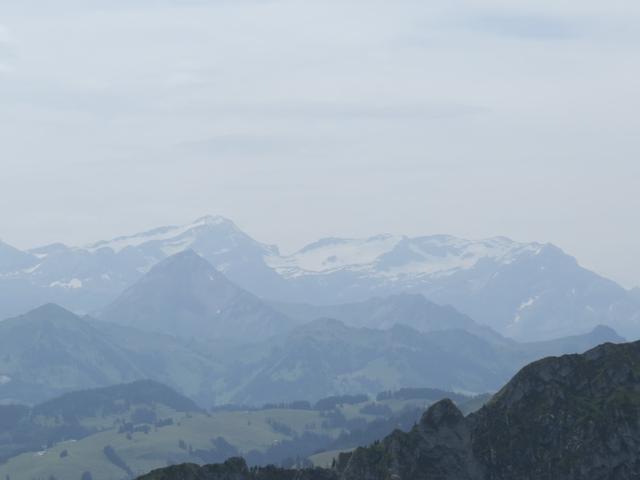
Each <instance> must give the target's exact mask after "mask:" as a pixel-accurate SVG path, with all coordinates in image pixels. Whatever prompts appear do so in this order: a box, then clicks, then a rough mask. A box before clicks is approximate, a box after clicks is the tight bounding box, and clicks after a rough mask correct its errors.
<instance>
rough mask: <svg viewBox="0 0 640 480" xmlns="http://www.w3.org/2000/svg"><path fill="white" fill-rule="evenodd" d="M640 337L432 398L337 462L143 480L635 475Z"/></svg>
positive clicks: (172, 471) (187, 472)
mask: <svg viewBox="0 0 640 480" xmlns="http://www.w3.org/2000/svg"><path fill="white" fill-rule="evenodd" d="M639 372H640V342H636V343H630V344H623V345H612V344H605V345H602V346H599V347H597V348H595V349H593V350H590V351H589V352H587V353H585V354H584V355H566V356H562V357H554V358H547V359H544V360H541V361H538V362H535V363H533V364H531V365H528V366H527V367H525V368H524V369H523V370H522V371H520V372H519V373H518V374H517V375H516V376H515V377H514V378H513V379H512V380H511V381H510V382H509V383H508V384H507V385H506V386H505V387H504V388H502V389H501V390H500V392H499V393H497V394H496V395H495V396H494V397H493V398H492V400H491V401H490V402H489V403H488V404H486V405H485V406H484V407H482V408H481V409H480V410H479V411H477V412H475V413H472V414H470V415H468V416H466V417H465V416H464V415H463V413H462V412H461V411H460V410H459V409H458V408H457V407H456V405H454V403H453V402H452V401H451V400H447V399H445V400H442V401H440V402H438V403H436V404H434V405H432V406H431V407H430V408H429V409H428V410H427V412H426V413H425V414H424V415H423V417H422V419H421V420H420V421H419V422H418V424H416V425H415V427H414V428H412V429H411V430H410V431H409V432H402V431H400V430H396V431H394V432H393V433H392V434H391V435H389V436H387V437H386V438H384V439H383V440H381V441H378V442H375V443H374V444H373V445H371V446H369V447H365V448H358V449H356V450H355V451H353V452H348V453H343V454H341V455H340V456H339V460H338V462H337V464H336V465H335V467H334V468H332V469H325V470H322V469H304V470H285V469H277V468H274V467H265V468H262V469H252V470H250V469H249V468H247V465H246V464H245V462H244V461H243V460H242V459H240V458H234V459H231V460H228V461H227V462H225V463H224V464H217V465H207V466H204V467H198V466H196V465H192V464H191V465H189V464H185V465H175V466H171V467H167V468H163V469H159V470H156V471H153V472H151V473H150V474H148V475H145V476H144V477H141V480H178V479H180V480H224V479H230V478H233V479H236V480H260V479H267V478H268V479H272V480H391V479H394V480H430V479H435V478H437V479H441V480H512V479H529V480H547V479H554V480H575V479H589V480H609V479H619V480H632V479H637V478H638V477H639V476H640V454H639V453H638V449H637V445H638V442H640V415H639V412H640V401H639V399H638V385H639V384H640V374H639Z"/></svg>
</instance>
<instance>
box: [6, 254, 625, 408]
mask: <svg viewBox="0 0 640 480" xmlns="http://www.w3.org/2000/svg"><path fill="white" fill-rule="evenodd" d="M289 307H291V308H288V306H287V305H283V304H279V306H275V307H274V306H272V305H270V304H267V303H266V302H264V301H262V300H260V299H259V298H257V297H255V296H253V295H252V294H250V293H248V292H246V291H244V290H242V289H240V288H239V287H237V286H235V285H234V284H233V283H232V282H230V281H229V280H227V279H226V278H225V277H224V275H223V274H222V273H220V272H218V271H216V270H215V269H213V267H211V265H209V264H208V263H207V262H206V260H204V259H203V258H201V257H200V256H198V255H197V254H195V253H194V252H192V251H185V252H182V253H178V254H175V255H173V256H172V257H170V258H168V259H166V260H163V261H161V262H160V263H159V264H158V265H156V266H155V267H153V268H152V269H151V271H149V272H148V273H147V274H146V275H144V276H143V277H142V278H141V279H140V280H138V282H136V283H135V284H134V285H133V286H132V287H130V288H129V289H128V290H127V291H126V292H125V293H124V294H123V295H122V296H121V297H120V298H119V299H117V300H116V301H115V302H114V303H113V304H112V305H110V306H108V307H107V308H105V309H104V310H103V311H102V314H101V315H100V317H99V318H100V321H96V320H93V319H92V318H90V317H86V318H80V317H78V316H76V315H74V314H73V313H71V312H69V311H67V310H65V309H63V308H61V307H58V306H56V305H54V304H49V305H46V306H43V307H39V308H37V309H35V310H33V311H31V312H29V313H27V314H25V315H22V316H19V317H17V318H13V319H9V320H5V321H2V322H0V352H2V353H0V403H9V402H21V403H36V402H39V401H43V400H46V399H48V398H51V397H52V396H55V395H58V394H61V393H64V392H66V391H71V390H78V389H83V388H93V387H101V386H108V385H112V384H115V383H123V382H128V381H133V380H138V379H146V378H149V379H153V380H157V381H160V382H163V383H166V384H167V385H170V386H171V387H173V388H176V389H177V390H178V391H180V392H181V393H183V394H186V395H189V396H190V397H191V398H194V399H196V400H197V401H198V402H200V403H201V404H203V405H212V404H220V403H236V404H253V405H255V404H262V403H266V402H286V401H291V400H293V399H302V400H312V401H313V400H316V399H318V398H320V397H323V396H326V395H328V394H344V393H369V394H373V393H376V392H379V391H383V390H390V389H398V388H402V387H434V388H440V389H445V390H451V391H462V392H472V393H480V392H484V391H492V390H495V389H496V388H498V387H499V386H500V385H501V384H502V383H503V382H504V381H506V379H508V378H509V376H510V375H512V374H513V373H514V372H515V371H516V369H517V368H519V367H520V366H522V365H524V364H525V363H527V362H529V361H531V360H533V359H536V358H540V357H541V356H543V355H548V354H559V353H568V352H578V351H582V350H584V349H586V348H590V347H592V346H594V345H597V344H598V343H602V342H604V341H622V340H623V339H622V338H620V337H619V336H618V335H617V334H616V333H615V332H614V331H613V330H611V329H609V328H607V327H599V328H597V329H595V330H594V331H593V332H592V333H590V334H587V335H580V336H574V337H565V338H561V339H556V340H553V341H543V342H537V343H519V342H516V341H514V340H512V339H507V338H505V337H502V336H501V335H499V334H498V333H496V332H493V331H492V330H491V329H489V328H488V327H481V326H479V325H477V324H476V323H475V322H473V320H471V319H470V318H468V317H466V316H465V315H462V314H460V313H458V312H456V311H455V310H454V309H452V308H451V307H440V306H438V305H435V304H432V303H431V302H428V301H427V300H425V299H424V298H423V297H420V296H416V295H397V296H392V297H388V298H376V299H374V300H370V301H367V302H363V303H361V304H357V303H354V304H347V305H342V306H334V307H322V308H320V309H316V307H309V306H304V305H300V304H298V305H294V306H289ZM276 308H279V310H277V309H276ZM286 310H291V311H293V310H295V311H296V312H297V316H295V318H292V317H291V318H290V317H289V316H287V315H285V313H283V312H284V311H286ZM322 312H324V313H330V314H331V315H332V316H333V317H335V318H339V320H336V319H317V320H313V321H311V322H308V321H307V320H308V318H314V317H315V316H316V315H317V314H319V313H322ZM305 316H308V318H305ZM368 318H370V319H371V322H372V325H373V326H374V327H378V328H367V327H364V326H363V325H366V324H367V323H368V322H367V319H368ZM403 319H406V321H407V324H408V325H404V324H403V323H402V321H403ZM388 327H390V328H388Z"/></svg>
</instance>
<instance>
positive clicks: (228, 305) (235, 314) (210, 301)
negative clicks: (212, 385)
mask: <svg viewBox="0 0 640 480" xmlns="http://www.w3.org/2000/svg"><path fill="white" fill-rule="evenodd" d="M99 319H100V320H102V321H106V322H111V323H118V324H122V325H127V326H131V327H136V328H138V329H141V330H145V331H151V332H159V333H166V334H171V335H174V336H177V337H185V338H195V339H199V340H205V339H209V340H211V339H225V340H229V339H234V340H236V341H241V342H244V343H247V342H249V343H251V342H253V343H255V342H258V341H262V340H264V339H265V338H268V337H271V336H274V335H278V334H282V333H285V332H286V331H288V330H290V329H291V328H292V327H293V326H294V322H293V321H292V320H291V319H290V318H289V317H287V316H285V315H283V314H282V313H280V312H279V311H277V310H275V309H274V308H272V307H271V306H269V305H268V304H266V303H265V302H263V301H262V300H260V299H259V298H258V297H256V296H255V295H253V294H251V293H249V292H247V291H246V290H243V289H241V288H240V287H238V286H236V285H234V284H233V283H232V282H230V281H229V280H228V279H227V278H226V277H225V276H224V275H223V274H222V273H220V272H218V271H217V270H216V269H215V268H214V267H213V266H212V265H211V264H210V263H208V262H207V261H206V260H205V259H204V258H202V257H200V256H199V255H198V254H197V253H195V252H194V251H193V250H186V251H184V252H182V253H178V254H175V255H173V256H171V257H169V258H168V259H166V260H163V261H162V262H160V263H159V264H157V265H156V266H154V267H153V268H152V269H151V271H149V273H147V274H146V275H145V276H144V277H142V279H140V280H139V281H138V282H136V283H135V284H134V285H133V286H131V287H130V288H128V289H127V290H126V291H125V292H124V293H123V294H122V295H121V296H120V297H119V298H118V299H117V300H116V301H115V302H114V303H112V304H111V305H109V306H108V307H107V308H106V309H105V310H104V311H102V312H101V313H100V314H99Z"/></svg>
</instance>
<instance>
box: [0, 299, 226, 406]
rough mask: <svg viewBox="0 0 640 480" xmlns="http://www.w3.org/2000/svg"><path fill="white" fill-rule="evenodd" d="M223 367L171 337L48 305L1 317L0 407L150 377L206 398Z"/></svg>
mask: <svg viewBox="0 0 640 480" xmlns="http://www.w3.org/2000/svg"><path fill="white" fill-rule="evenodd" d="M223 371H225V370H223V368H222V366H221V364H220V363H219V362H218V361H217V360H214V359H213V358H212V357H211V356H210V355H207V354H206V353H203V352H201V351H199V350H198V349H197V348H194V346H193V345H189V344H187V343H185V342H181V341H180V340H178V339H175V338H173V337H170V336H167V335H161V334H153V333H150V332H142V331H140V330H136V329H134V328H130V327H122V326H119V325H111V324H107V323H103V322H95V321H91V320H90V319H87V318H80V317H78V316H77V315H74V314H73V313H71V312H69V311H68V310H65V309H63V308H62V307H59V306H57V305H53V304H49V305H44V306H42V307H39V308H37V309H35V310H33V311H31V312H29V313H27V314H24V315H21V316H19V317H16V318H12V319H9V320H5V321H3V322H0V404H10V403H26V404H35V403H38V402H42V401H45V400H48V399H50V398H53V397H55V396H57V395H60V394H63V393H66V392H70V391H74V390H81V389H87V388H95V387H106V386H109V385H114V384H119V383H126V382H131V381H134V380H141V379H149V378H151V379H155V380H158V381H161V382H163V383H166V384H168V385H171V386H173V387H174V388H177V389H178V390H180V391H181V392H184V393H186V394H188V395H189V396H191V397H192V398H195V399H206V400H207V401H212V400H213V399H215V392H214V389H215V385H214V381H215V379H217V378H219V377H220V376H221V374H222V372H223Z"/></svg>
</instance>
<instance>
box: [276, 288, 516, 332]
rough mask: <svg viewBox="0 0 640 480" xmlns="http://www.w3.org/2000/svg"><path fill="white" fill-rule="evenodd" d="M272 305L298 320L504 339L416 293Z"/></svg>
mask: <svg viewBox="0 0 640 480" xmlns="http://www.w3.org/2000/svg"><path fill="white" fill-rule="evenodd" d="M271 305H272V306H273V307H274V308H276V309H277V310H279V311H281V312H282V313H284V314H285V315H287V316H288V317H290V318H293V319H296V320H298V321H299V322H300V323H303V322H310V321H312V320H316V319H319V318H332V319H335V320H339V321H341V322H343V323H345V324H346V325H348V326H350V327H356V328H372V329H377V330H388V329H390V328H392V327H393V326H395V325H406V326H408V327H411V328H414V329H415V330H418V331H420V332H423V333H428V332H436V331H440V330H451V329H457V330H465V331H467V332H469V333H473V334H475V335H477V336H480V337H483V338H487V339H491V340H494V341H496V342H504V341H505V340H506V339H504V338H501V337H500V335H498V334H497V333H496V332H493V331H492V330H491V329H490V328H489V327H484V326H481V325H478V324H477V323H476V322H474V321H473V320H472V319H471V318H469V317H468V316H467V315H464V314H462V313H460V312H458V311H457V310H456V309H454V308H453V307H451V306H441V305H437V304H435V303H433V302H430V301H429V300H427V299H426V298H425V297H424V296H423V295H419V294H398V295H391V296H388V297H374V298H372V299H370V300H366V301H363V302H354V303H345V304H340V305H310V304H302V303H283V302H271Z"/></svg>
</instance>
